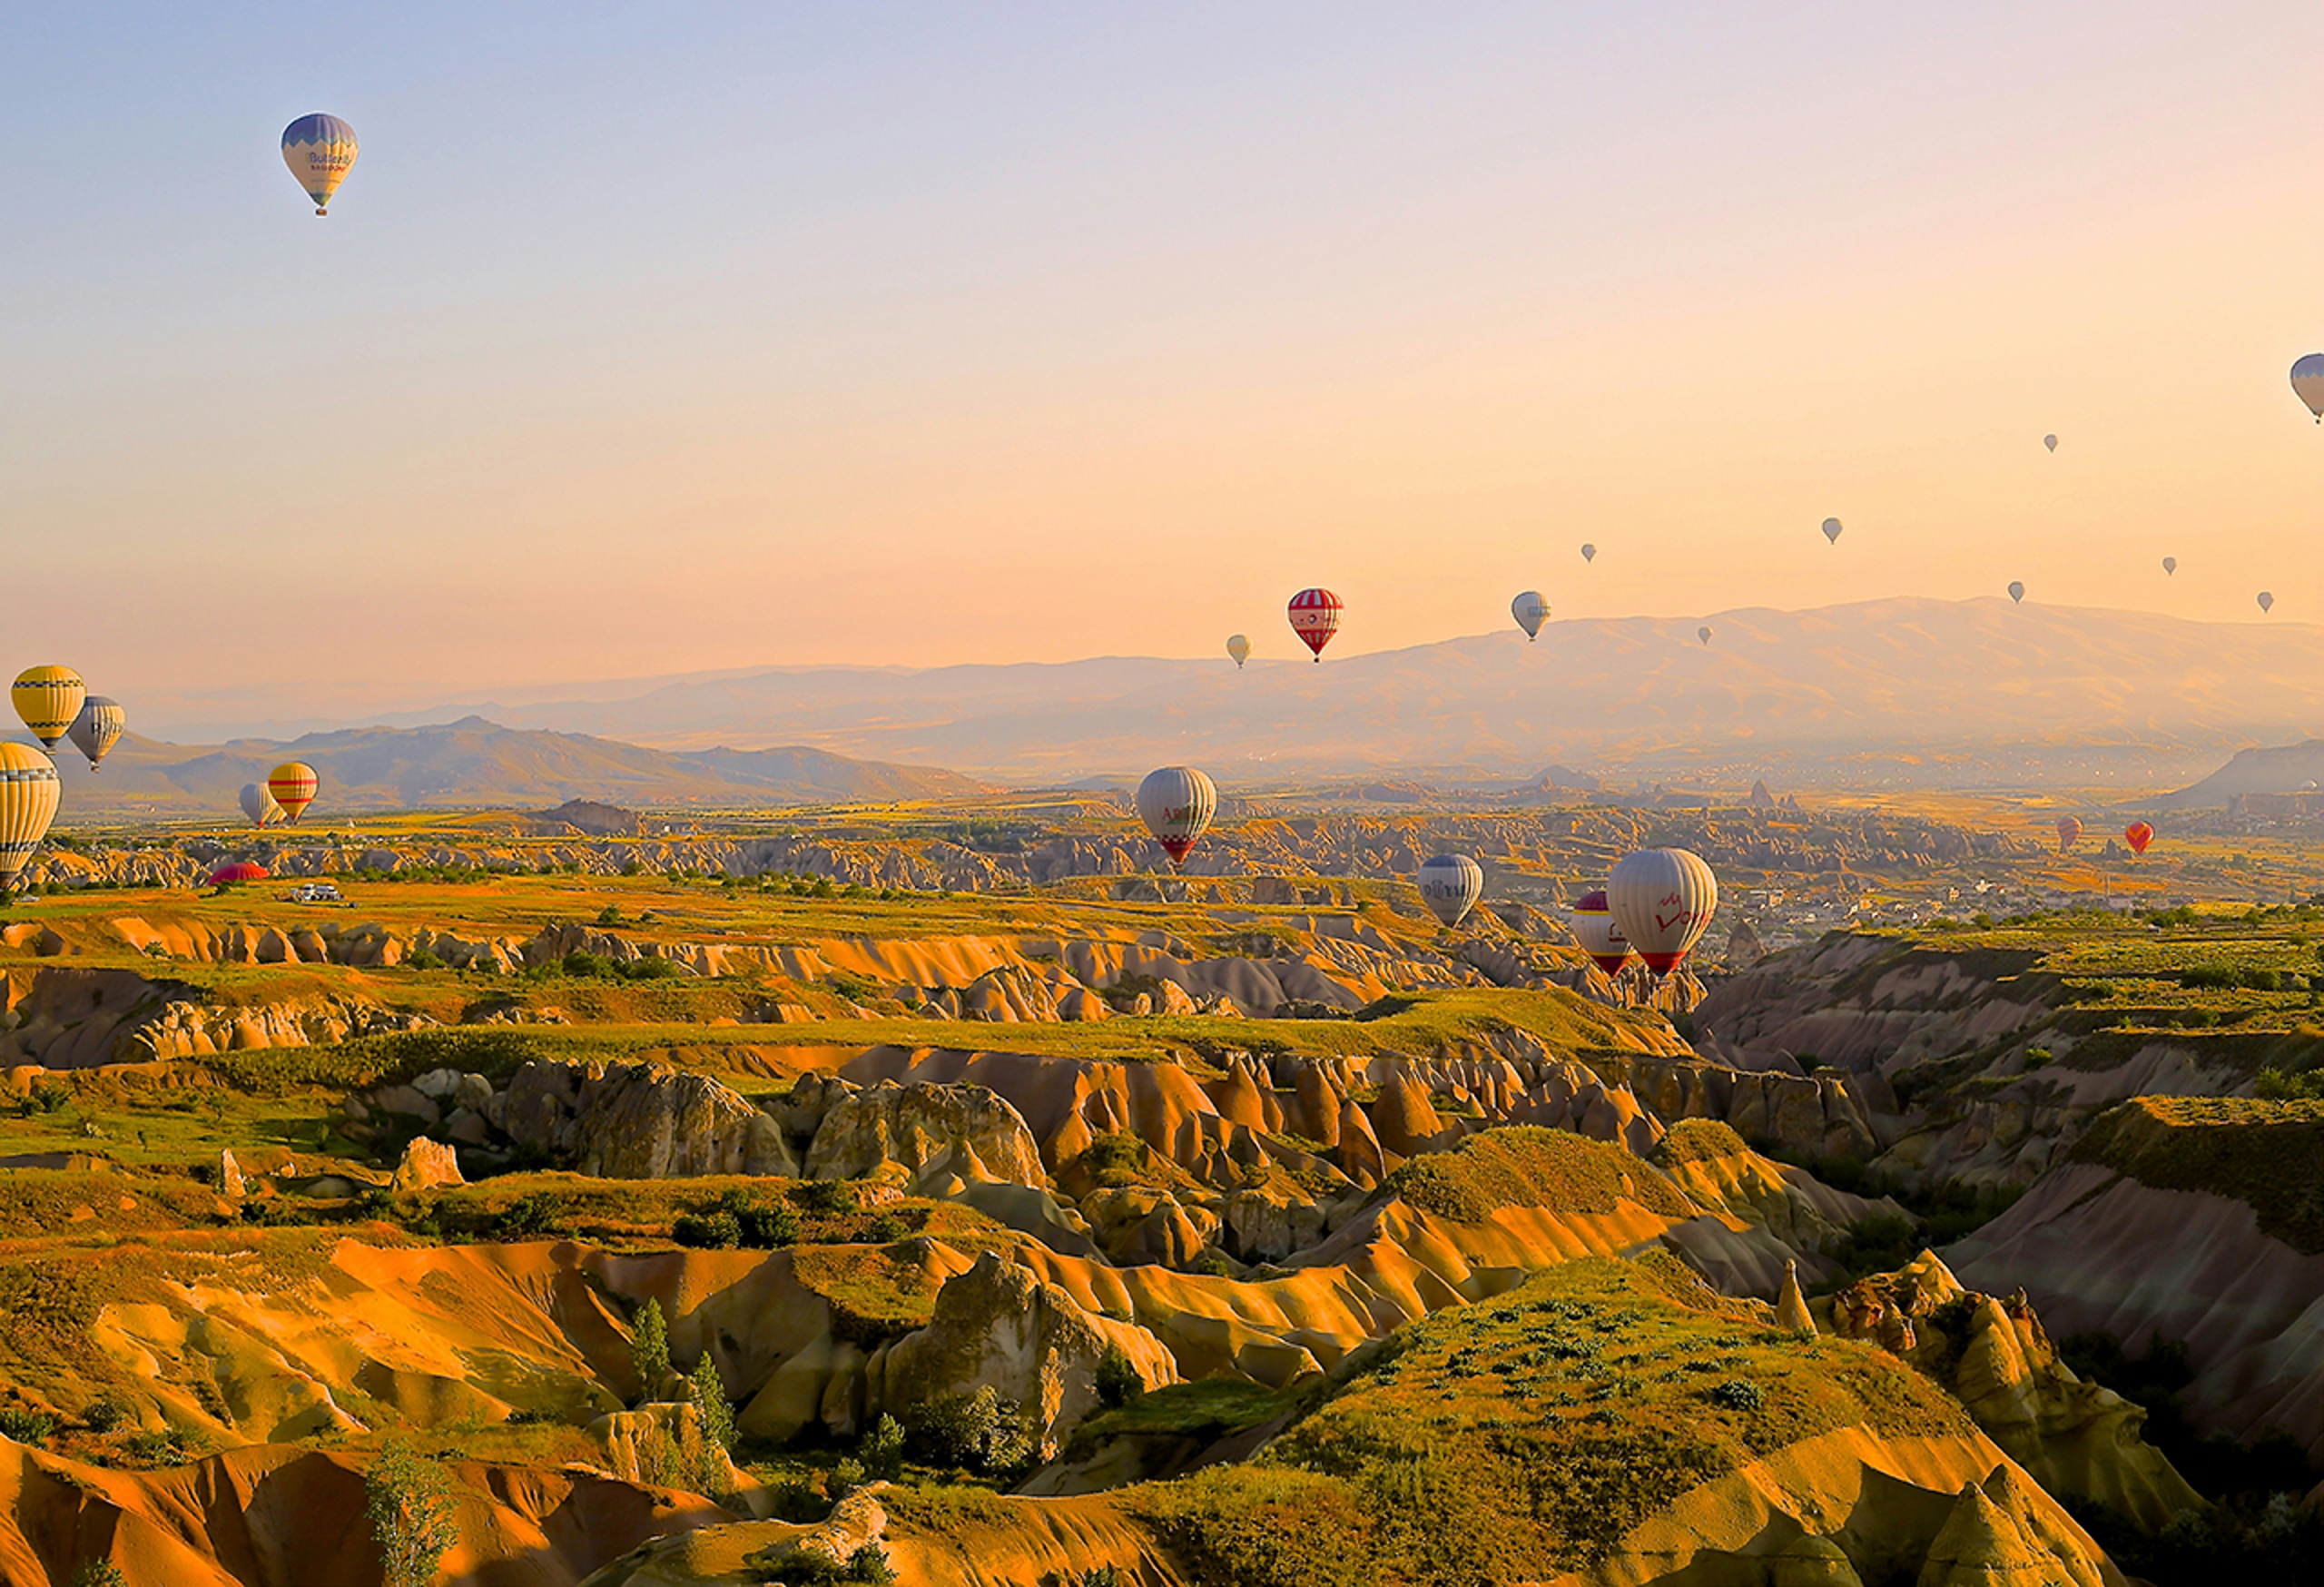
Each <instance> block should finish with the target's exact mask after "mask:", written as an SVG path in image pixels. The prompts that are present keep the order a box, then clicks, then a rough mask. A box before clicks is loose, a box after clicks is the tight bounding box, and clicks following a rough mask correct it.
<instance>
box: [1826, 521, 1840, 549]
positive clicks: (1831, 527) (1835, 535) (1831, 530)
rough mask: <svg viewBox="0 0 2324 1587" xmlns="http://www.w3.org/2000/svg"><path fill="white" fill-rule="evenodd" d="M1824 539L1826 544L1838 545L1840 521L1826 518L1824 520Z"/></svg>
mask: <svg viewBox="0 0 2324 1587" xmlns="http://www.w3.org/2000/svg"><path fill="white" fill-rule="evenodd" d="M1824 538H1825V539H1826V540H1827V542H1829V543H1830V544H1832V545H1835V546H1837V545H1838V544H1839V543H1840V520H1839V519H1837V518H1826V519H1825V520H1824Z"/></svg>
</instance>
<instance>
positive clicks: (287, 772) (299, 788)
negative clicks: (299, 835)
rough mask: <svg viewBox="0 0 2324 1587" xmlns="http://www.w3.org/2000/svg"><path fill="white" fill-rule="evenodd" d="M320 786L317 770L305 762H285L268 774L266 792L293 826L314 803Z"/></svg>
mask: <svg viewBox="0 0 2324 1587" xmlns="http://www.w3.org/2000/svg"><path fill="white" fill-rule="evenodd" d="M318 786H320V779H319V778H317V777H316V775H315V768H314V767H312V766H310V765H309V764H307V763H306V762H304V761H285V762H283V763H282V764H281V765H279V766H277V767H275V768H274V770H272V771H271V772H269V773H268V774H266V791H267V792H268V793H270V794H271V795H273V797H274V802H275V803H277V804H280V805H281V806H282V813H283V815H284V816H285V817H286V818H288V819H289V821H290V823H291V825H293V826H296V825H298V824H299V813H300V812H301V811H303V810H305V809H306V808H307V806H308V805H310V804H311V803H314V801H315V789H316V788H317V787H318Z"/></svg>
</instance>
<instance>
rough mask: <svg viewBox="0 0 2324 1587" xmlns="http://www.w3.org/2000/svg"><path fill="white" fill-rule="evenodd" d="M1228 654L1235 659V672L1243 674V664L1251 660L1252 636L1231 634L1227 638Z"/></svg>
mask: <svg viewBox="0 0 2324 1587" xmlns="http://www.w3.org/2000/svg"><path fill="white" fill-rule="evenodd" d="M1226 654H1227V655H1231V656H1233V657H1234V658H1235V670H1236V672H1241V671H1242V670H1243V664H1244V663H1245V662H1246V661H1248V660H1250V659H1251V636H1249V635H1247V634H1229V635H1228V636H1226Z"/></svg>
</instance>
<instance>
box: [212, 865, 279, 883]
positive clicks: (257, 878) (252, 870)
mask: <svg viewBox="0 0 2324 1587" xmlns="http://www.w3.org/2000/svg"><path fill="white" fill-rule="evenodd" d="M272 874H273V872H271V871H269V870H268V869H267V868H266V867H265V866H263V865H261V864H260V863H259V862H257V861H256V860H234V861H231V862H228V863H226V864H223V865H221V866H219V867H218V869H216V870H215V871H212V872H211V873H210V885H211V886H212V887H231V886H233V885H234V883H235V882H263V881H265V880H266V879H267V878H268V877H269V876H271V875H272Z"/></svg>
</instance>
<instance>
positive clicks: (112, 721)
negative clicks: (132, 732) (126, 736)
mask: <svg viewBox="0 0 2324 1587" xmlns="http://www.w3.org/2000/svg"><path fill="white" fill-rule="evenodd" d="M128 724H129V717H128V715H127V714H126V713H125V712H123V710H122V708H121V706H120V705H117V704H116V703H114V702H113V701H111V700H108V699H106V698H105V697H104V696H103V695H90V696H89V697H88V698H87V699H86V700H84V701H83V702H82V703H81V712H80V715H77V716H75V717H74V718H73V725H72V726H71V727H69V728H67V729H65V732H66V734H68V735H69V736H70V737H71V738H72V740H73V747H74V749H77V750H79V751H80V752H81V753H82V754H84V755H86V756H88V757H89V770H91V771H93V772H94V771H95V770H96V769H97V763H98V762H99V761H101V760H103V759H104V758H105V753H106V752H107V751H108V750H110V749H112V748H113V745H114V744H119V743H120V742H121V730H122V729H123V727H125V726H127V725H128Z"/></svg>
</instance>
